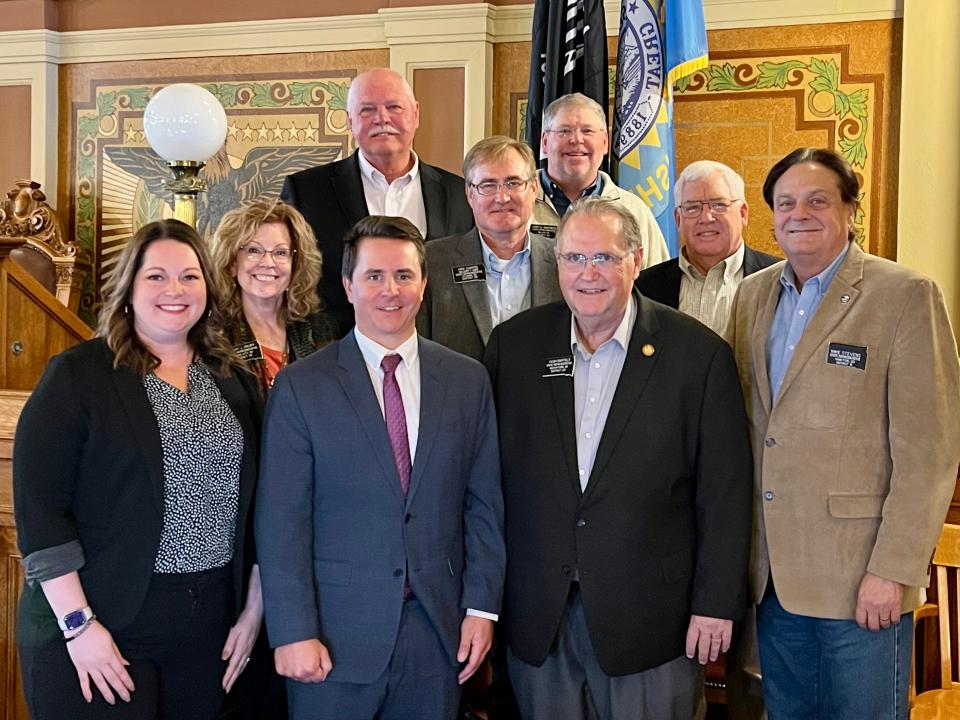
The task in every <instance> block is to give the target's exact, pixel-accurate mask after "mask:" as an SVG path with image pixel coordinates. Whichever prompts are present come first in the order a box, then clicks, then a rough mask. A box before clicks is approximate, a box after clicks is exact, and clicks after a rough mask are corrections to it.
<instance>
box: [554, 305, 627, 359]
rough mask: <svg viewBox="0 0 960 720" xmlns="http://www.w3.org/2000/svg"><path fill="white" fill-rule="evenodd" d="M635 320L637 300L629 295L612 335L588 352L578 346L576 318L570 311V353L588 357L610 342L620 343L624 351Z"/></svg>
mask: <svg viewBox="0 0 960 720" xmlns="http://www.w3.org/2000/svg"><path fill="white" fill-rule="evenodd" d="M636 320H637V300H636V298H634V297H633V295H630V302H629V303H628V304H627V309H626V312H624V313H623V318H622V319H621V320H620V324H619V325H617V329H616V330H614V331H613V335H612V336H611V337H610V339H609V340H607V341H606V342H605V343H603V345H601V346H600V347H598V348H597V349H596V350H594V351H593V353H588V352H587V350H586V348H581V347H580V338H579V337H578V336H577V319H576V317H574V316H573V314H572V313H571V315H570V353H571V354H572V355H577V354H579V355H580V356H581V357H583V358H590V357H591V356H592V355H594V354H595V353H596V352H598V351H599V350H600V348H602V347H604V346H606V345H607V344H609V343H611V342H616V343H617V344H619V345H620V348H621V349H622V350H623V351H624V352H625V351H626V349H627V346H628V345H629V344H630V335H631V334H632V333H633V325H634V323H635V322H636Z"/></svg>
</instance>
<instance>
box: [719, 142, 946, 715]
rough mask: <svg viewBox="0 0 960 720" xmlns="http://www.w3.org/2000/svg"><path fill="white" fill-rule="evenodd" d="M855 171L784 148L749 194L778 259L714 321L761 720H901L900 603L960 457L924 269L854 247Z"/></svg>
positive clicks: (939, 322) (934, 531)
mask: <svg viewBox="0 0 960 720" xmlns="http://www.w3.org/2000/svg"><path fill="white" fill-rule="evenodd" d="M859 194H860V183H859V181H858V178H857V175H856V173H855V172H854V170H853V168H852V167H851V166H850V164H849V163H848V162H847V161H846V160H845V159H844V158H843V157H842V156H840V155H839V154H838V153H836V152H834V151H832V150H826V149H821V148H799V149H797V150H794V151H793V152H791V153H790V154H789V155H787V156H786V157H784V158H783V159H782V160H780V161H779V162H778V163H777V164H776V165H774V166H773V168H771V170H770V172H769V174H768V175H767V178H766V180H765V181H764V184H763V198H764V200H766V202H767V204H768V205H769V206H770V208H771V209H772V210H773V221H774V232H775V234H776V237H777V242H778V243H779V245H780V247H781V249H782V250H783V252H784V254H785V255H786V257H787V261H786V263H779V264H777V265H774V266H773V267H771V268H769V269H767V270H763V271H761V272H759V273H756V274H755V275H752V276H751V277H749V278H747V279H746V280H744V282H743V284H742V285H741V286H740V292H739V294H738V295H737V299H736V300H735V302H734V310H733V314H732V318H731V327H730V331H729V337H730V340H731V342H732V344H733V346H734V350H735V352H736V357H737V364H738V366H739V368H740V375H741V379H742V380H743V386H744V388H745V389H746V400H747V412H748V414H749V415H750V420H751V423H750V427H751V430H752V433H753V437H752V439H753V448H754V472H755V476H756V483H755V485H756V491H755V493H754V515H755V517H756V523H755V525H754V538H753V555H752V558H751V564H750V580H751V586H752V595H753V599H754V601H755V602H756V603H757V633H758V636H759V641H760V665H761V667H762V669H763V696H764V703H765V705H766V708H767V713H768V715H769V717H770V719H771V720H778V719H780V718H784V719H789V720H807V719H808V718H809V719H811V720H812V719H815V718H831V720H859V719H860V718H870V720H895V719H896V720H901V719H903V720H905V719H906V717H907V712H908V707H907V706H908V702H907V682H908V677H909V674H910V656H911V649H912V640H913V614H912V611H913V610H914V609H915V608H917V607H918V606H919V605H920V604H921V603H922V602H923V598H924V588H926V586H927V584H928V581H929V578H928V575H927V573H928V563H929V561H930V556H931V553H932V551H933V547H934V544H935V543H936V541H937V538H938V537H939V535H940V531H941V529H942V527H943V519H944V516H945V515H946V511H947V505H948V504H949V502H950V497H951V495H952V494H953V491H954V485H955V482H956V476H957V464H958V462H960V434H958V433H957V417H958V415H960V363H958V358H957V345H956V341H955V339H954V336H953V332H952V331H951V328H950V321H949V318H948V317H947V311H946V307H945V306H944V302H943V296H942V294H941V293H940V291H939V289H938V288H937V286H936V285H935V284H934V283H933V281H931V280H929V279H928V278H925V277H923V276H921V275H918V274H917V273H915V272H913V271H911V270H909V269H908V268H905V267H903V266H902V265H899V264H897V263H893V262H890V261H889V260H885V259H882V258H878V257H874V256H872V255H869V254H867V253H865V252H864V251H863V250H862V249H861V248H860V245H859V244H858V243H857V237H856V228H855V218H856V214H857V203H858V197H859Z"/></svg>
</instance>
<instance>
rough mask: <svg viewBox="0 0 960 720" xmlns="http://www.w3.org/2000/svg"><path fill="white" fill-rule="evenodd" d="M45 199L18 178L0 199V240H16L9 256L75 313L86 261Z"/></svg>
mask: <svg viewBox="0 0 960 720" xmlns="http://www.w3.org/2000/svg"><path fill="white" fill-rule="evenodd" d="M46 199H47V198H46V195H44V194H43V191H42V190H41V189H40V184H39V183H37V182H34V181H32V180H18V181H17V182H16V183H15V184H14V187H13V188H12V189H10V190H9V191H8V192H7V194H6V198H5V199H3V200H2V201H0V240H2V241H3V242H4V243H6V244H11V242H12V241H20V244H19V246H18V247H12V249H11V250H10V253H9V254H10V258H11V259H12V260H13V261H14V262H16V263H17V264H18V265H20V266H21V267H23V268H24V269H26V271H27V272H28V273H30V275H31V276H33V277H34V278H36V279H37V281H38V282H40V284H41V285H43V286H44V288H46V289H47V290H48V291H50V293H51V294H53V295H55V296H56V298H57V300H59V301H60V302H61V303H62V304H64V305H66V306H67V307H68V308H70V309H71V310H72V311H74V312H76V311H77V308H78V307H79V305H80V292H81V287H82V284H83V279H84V277H85V276H86V275H87V273H88V272H89V271H90V261H89V259H88V258H87V257H86V256H85V255H84V253H82V252H80V251H79V248H78V247H77V244H76V243H75V242H74V241H73V240H71V239H69V238H68V237H67V236H66V234H65V233H64V232H63V226H62V224H61V222H60V219H59V218H58V217H57V213H56V211H55V210H54V209H53V208H52V207H50V205H48V204H47V202H46ZM14 244H15V243H14Z"/></svg>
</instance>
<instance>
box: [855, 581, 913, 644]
mask: <svg viewBox="0 0 960 720" xmlns="http://www.w3.org/2000/svg"><path fill="white" fill-rule="evenodd" d="M902 603H903V585H901V584H900V583H898V582H894V581H893V580H885V579H884V578H882V577H880V576H878V575H874V574H872V573H867V574H866V575H864V576H863V580H861V581H860V589H859V590H857V615H856V617H857V625H859V626H860V627H862V628H864V629H865V630H873V631H879V630H883V629H884V628H888V627H890V626H891V625H896V624H897V623H899V622H900V608H901V605H902Z"/></svg>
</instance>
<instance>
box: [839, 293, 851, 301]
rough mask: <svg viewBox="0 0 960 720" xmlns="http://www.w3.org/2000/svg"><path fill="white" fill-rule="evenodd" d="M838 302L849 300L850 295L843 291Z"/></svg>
mask: <svg viewBox="0 0 960 720" xmlns="http://www.w3.org/2000/svg"><path fill="white" fill-rule="evenodd" d="M840 302H842V303H848V302H850V296H849V295H847V294H846V293H844V294H843V295H841V296H840Z"/></svg>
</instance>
